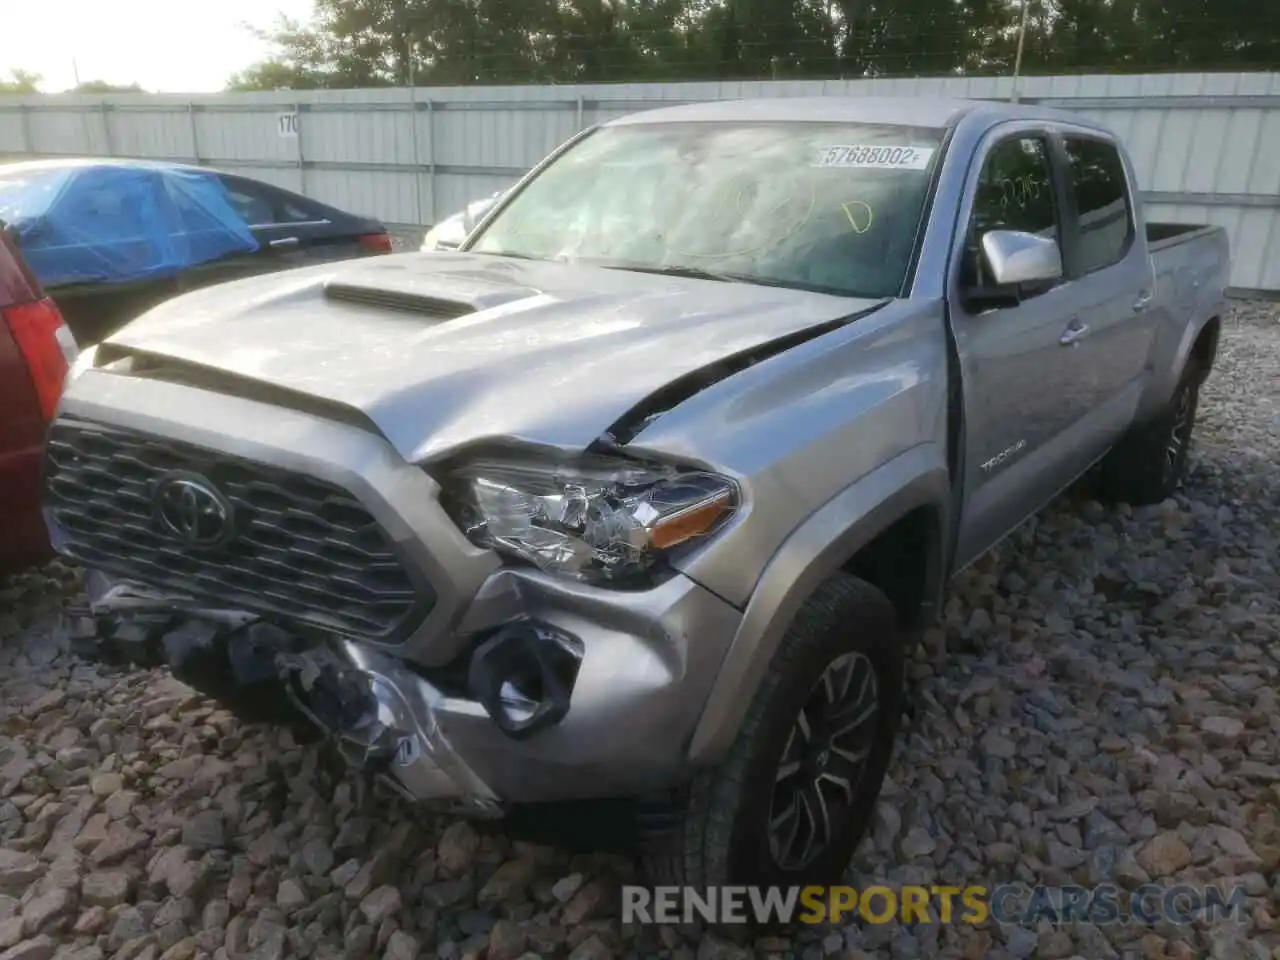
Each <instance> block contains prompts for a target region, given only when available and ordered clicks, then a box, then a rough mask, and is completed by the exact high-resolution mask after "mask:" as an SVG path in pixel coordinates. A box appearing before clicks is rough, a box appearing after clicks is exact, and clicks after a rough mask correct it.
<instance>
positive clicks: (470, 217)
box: [421, 190, 506, 251]
mask: <svg viewBox="0 0 1280 960" xmlns="http://www.w3.org/2000/svg"><path fill="white" fill-rule="evenodd" d="M505 192H506V191H504V190H499V191H498V192H497V193H495V194H493V195H492V196H488V197H485V198H484V199H483V200H476V201H474V202H473V203H470V204H468V205H467V208H466V209H465V210H463V211H461V212H460V213H455V214H454V215H453V216H451V217H448V218H447V219H445V220H441V221H440V222H439V223H437V224H436V225H435V226H434V227H432V228H431V229H430V230H429V231H427V235H426V236H425V237H423V238H422V247H421V249H422V250H424V251H425V250H454V249H457V247H458V246H459V245H460V244H461V243H462V241H463V240H465V239H466V238H467V234H469V233H470V232H471V231H472V230H474V229H475V227H476V224H477V223H479V222H480V220H481V219H482V218H483V217H484V215H485V214H486V213H488V212H489V211H490V210H491V209H492V208H493V205H494V204H495V203H497V202H498V199H499V198H500V197H501V196H502V195H503V193H505Z"/></svg>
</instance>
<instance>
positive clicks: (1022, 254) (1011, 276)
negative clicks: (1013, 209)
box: [982, 230, 1062, 287]
mask: <svg viewBox="0 0 1280 960" xmlns="http://www.w3.org/2000/svg"><path fill="white" fill-rule="evenodd" d="M982 259H983V260H984V261H985V262H986V267H987V270H988V271H990V274H991V279H992V280H993V281H995V284H996V286H998V287H1020V286H1022V285H1023V284H1043V283H1049V282H1052V281H1054V280H1060V279H1061V278H1062V252H1061V251H1060V250H1059V249H1058V243H1057V241H1056V240H1049V239H1047V238H1045V237H1038V236H1036V235H1035V234H1034V233H1023V232H1022V231H1020V230H989V231H987V233H985V234H983V237H982Z"/></svg>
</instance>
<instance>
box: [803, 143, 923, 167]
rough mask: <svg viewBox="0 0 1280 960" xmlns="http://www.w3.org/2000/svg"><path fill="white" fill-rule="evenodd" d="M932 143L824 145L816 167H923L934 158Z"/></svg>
mask: <svg viewBox="0 0 1280 960" xmlns="http://www.w3.org/2000/svg"><path fill="white" fill-rule="evenodd" d="M933 153H934V148H933V147H886V146H872V145H867V144H835V145H833V146H830V147H822V148H820V149H819V150H818V152H817V155H816V156H815V157H814V160H813V166H815V167H844V168H846V169H855V170H924V169H926V168H927V167H928V166H929V161H930V160H932V159H933Z"/></svg>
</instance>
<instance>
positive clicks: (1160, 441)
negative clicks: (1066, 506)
mask: <svg viewBox="0 0 1280 960" xmlns="http://www.w3.org/2000/svg"><path fill="white" fill-rule="evenodd" d="M1201 379H1202V378H1201V376H1200V370H1199V368H1198V367H1196V366H1195V365H1191V366H1188V367H1187V369H1186V371H1185V372H1184V373H1183V375H1182V379H1181V380H1180V381H1179V382H1178V386H1177V389H1175V390H1174V392H1173V396H1172V397H1171V398H1170V400H1169V403H1168V405H1167V406H1166V407H1165V409H1164V410H1163V411H1162V412H1161V413H1160V415H1159V416H1157V417H1156V418H1154V419H1153V420H1151V421H1149V422H1147V423H1145V424H1142V425H1141V426H1138V427H1135V428H1134V429H1132V430H1131V431H1130V432H1129V433H1128V434H1127V435H1126V436H1125V437H1123V438H1122V439H1121V440H1120V442H1119V443H1117V444H1116V445H1115V447H1114V448H1112V450H1111V451H1110V452H1109V453H1108V454H1107V455H1106V457H1104V458H1103V461H1102V465H1101V470H1100V483H1099V494H1100V496H1101V498H1102V499H1103V500H1106V501H1110V502H1119V503H1130V504H1133V505H1134V506H1145V505H1148V504H1153V503H1159V502H1160V501H1162V500H1164V499H1165V498H1167V497H1170V496H1172V495H1173V493H1174V491H1175V490H1177V488H1178V484H1179V483H1180V482H1181V480H1182V478H1183V476H1184V475H1185V474H1186V471H1187V461H1188V458H1189V456H1190V452H1191V435H1192V432H1193V431H1194V429H1195V423H1196V410H1197V408H1198V406H1199V403H1200V382H1201Z"/></svg>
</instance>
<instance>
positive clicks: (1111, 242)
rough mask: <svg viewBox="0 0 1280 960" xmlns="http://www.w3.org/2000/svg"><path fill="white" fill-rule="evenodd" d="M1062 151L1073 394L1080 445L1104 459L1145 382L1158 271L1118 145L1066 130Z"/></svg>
mask: <svg viewBox="0 0 1280 960" xmlns="http://www.w3.org/2000/svg"><path fill="white" fill-rule="evenodd" d="M1058 146H1059V151H1060V152H1059V157H1060V162H1061V164H1062V166H1063V169H1064V174H1065V177H1064V179H1065V181H1066V199H1067V205H1068V209H1067V216H1066V217H1065V218H1064V219H1065V223H1066V230H1065V231H1064V234H1065V235H1064V238H1063V246H1064V249H1063V254H1064V256H1063V260H1064V265H1065V268H1066V271H1067V275H1068V276H1069V277H1070V278H1071V279H1072V280H1073V281H1074V284H1075V286H1076V287H1077V288H1078V290H1079V299H1078V301H1077V311H1076V316H1075V318H1074V321H1073V322H1074V323H1075V325H1076V327H1077V329H1078V330H1079V339H1078V340H1077V341H1076V343H1075V346H1074V349H1075V350H1077V351H1079V353H1080V359H1082V360H1084V364H1083V367H1082V369H1081V375H1082V379H1081V380H1080V381H1079V382H1078V383H1077V384H1076V385H1075V386H1074V389H1076V390H1078V391H1079V396H1078V397H1077V398H1076V402H1079V403H1082V404H1083V406H1084V407H1086V408H1087V409H1088V410H1089V425H1090V430H1089V436H1088V437H1087V438H1082V439H1083V441H1084V442H1085V443H1086V444H1087V445H1088V446H1089V447H1090V448H1091V452H1092V455H1093V456H1101V455H1102V453H1103V452H1105V451H1106V450H1107V448H1108V447H1110V446H1111V444H1112V443H1114V442H1115V441H1116V440H1117V439H1118V438H1119V437H1120V435H1121V434H1122V433H1123V432H1124V431H1125V430H1126V429H1127V428H1128V427H1129V425H1130V424H1131V423H1132V421H1133V418H1134V415H1135V413H1136V412H1137V408H1138V401H1139V399H1140V398H1141V396H1142V391H1143V387H1144V385H1145V383H1146V380H1147V377H1148V373H1149V371H1148V370H1147V361H1148V358H1149V357H1150V356H1151V346H1152V343H1153V341H1154V338H1155V333H1156V326H1157V324H1156V311H1155V309H1154V301H1155V273H1154V271H1153V269H1152V265H1151V256H1150V254H1149V252H1148V250H1147V243H1146V231H1145V229H1144V227H1143V222H1142V213H1141V206H1140V202H1139V200H1138V199H1137V198H1136V197H1135V192H1136V191H1135V190H1134V188H1133V186H1132V184H1133V182H1134V181H1133V178H1132V175H1131V173H1130V172H1129V167H1128V165H1127V164H1126V163H1125V158H1124V154H1123V152H1122V151H1121V150H1120V149H1119V148H1118V146H1117V145H1116V143H1115V141H1113V140H1111V139H1110V138H1109V137H1107V136H1106V135H1105V134H1102V133H1100V132H1095V131H1092V130H1087V129H1077V128H1067V129H1064V130H1062V131H1061V137H1060V139H1059V141H1058Z"/></svg>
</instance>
